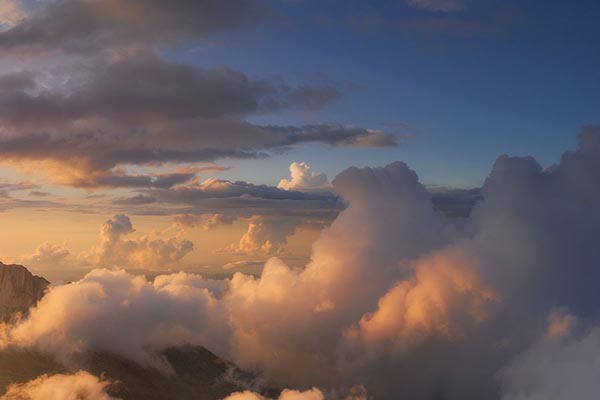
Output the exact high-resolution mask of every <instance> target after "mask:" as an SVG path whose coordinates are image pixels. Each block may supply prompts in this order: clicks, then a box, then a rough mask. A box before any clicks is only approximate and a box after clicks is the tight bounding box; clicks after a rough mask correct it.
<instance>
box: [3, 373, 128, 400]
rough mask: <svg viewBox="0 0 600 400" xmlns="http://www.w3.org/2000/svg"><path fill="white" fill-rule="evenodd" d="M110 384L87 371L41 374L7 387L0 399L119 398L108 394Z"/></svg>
mask: <svg viewBox="0 0 600 400" xmlns="http://www.w3.org/2000/svg"><path fill="white" fill-rule="evenodd" d="M109 385H110V383H109V382H107V381H104V380H102V379H100V378H98V377H96V376H94V375H91V374H89V373H88V372H84V371H80V372H77V373H75V374H72V375H62V374H57V375H42V376H40V377H39V378H36V379H34V380H32V381H29V382H27V383H22V384H14V385H11V386H9V387H8V390H7V392H6V393H5V394H4V395H3V396H2V397H0V399H1V400H120V399H118V398H115V397H112V396H109V395H108V394H107V393H106V388H107V387H108V386H109Z"/></svg>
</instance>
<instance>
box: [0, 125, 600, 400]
mask: <svg viewBox="0 0 600 400" xmlns="http://www.w3.org/2000/svg"><path fill="white" fill-rule="evenodd" d="M332 184H333V188H334V190H335V191H336V193H338V194H339V195H340V196H341V197H343V199H344V201H345V202H346V203H347V207H346V208H345V210H343V211H342V212H340V214H339V215H338V217H337V218H336V219H335V220H334V221H333V223H332V224H331V226H329V227H328V228H326V229H324V230H323V232H322V233H321V235H320V237H319V239H318V240H317V241H316V242H315V243H314V245H313V249H312V255H311V261H310V262H309V263H308V264H307V265H306V266H305V268H303V269H295V268H291V267H290V266H288V265H286V263H285V262H283V261H282V260H281V259H278V258H271V259H270V260H269V261H268V262H267V263H266V265H265V267H264V270H263V272H262V274H261V276H260V277H253V276H249V275H245V274H242V273H236V274H235V275H234V276H233V278H232V279H230V280H227V281H221V282H218V283H217V282H213V281H207V280H203V279H202V278H200V277H198V276H194V275H188V274H177V275H166V276H160V277H158V278H156V279H155V280H154V282H152V283H150V282H148V281H146V280H145V279H143V278H141V277H134V276H132V275H129V274H127V273H125V272H123V271H107V270H98V271H94V272H92V273H90V274H89V275H88V276H86V277H85V278H84V279H83V280H81V281H79V282H76V283H73V284H71V285H67V286H61V287H57V288H54V289H52V290H51V291H50V292H49V293H48V295H47V296H46V297H45V298H44V299H43V300H42V301H41V302H40V304H39V305H38V306H37V308H35V309H33V310H32V311H31V317H30V318H29V319H27V320H23V321H21V322H19V323H17V324H16V325H14V326H5V327H4V328H3V330H2V338H3V343H4V344H5V345H9V344H12V345H19V346H25V347H34V348H38V349H43V350H44V351H47V352H50V353H52V354H55V355H56V356H58V357H65V356H66V355H68V354H70V353H71V352H77V351H80V350H84V349H99V350H106V351H113V352H117V353H119V354H122V355H124V356H127V357H130V358H132V359H134V360H137V361H139V362H142V363H153V362H156V361H155V357H154V356H153V354H155V353H154V352H153V351H152V349H160V348H162V347H164V346H168V345H176V344H180V343H182V342H190V343H195V344H199V345H203V346H206V347H207V348H209V349H211V350H214V351H216V352H217V353H218V354H220V355H223V356H226V357H228V358H231V359H232V360H234V361H235V362H236V363H237V364H238V365H240V366H241V367H243V368H247V369H251V370H254V371H258V372H259V373H260V374H261V376H262V377H263V379H265V381H266V382H268V383H270V384H274V385H278V386H280V387H291V388H297V389H299V390H310V389H311V388H312V387H319V388H320V390H321V391H322V393H327V394H329V393H333V395H332V398H344V396H343V395H341V396H340V395H339V394H340V393H347V392H348V391H349V390H350V388H351V387H353V386H354V385H356V384H362V385H364V387H365V388H366V390H368V393H369V394H370V395H372V396H374V397H375V398H381V399H397V398H410V399H415V400H433V399H439V398H445V399H451V400H453V399H456V400H458V399H465V398H483V399H501V398H503V399H505V400H516V399H528V400H529V399H531V400H533V399H539V398H547V396H551V393H555V392H556V390H557V389H556V388H557V383H556V382H557V381H558V382H561V384H562V385H563V386H561V387H562V388H563V389H562V391H561V392H560V393H569V394H573V393H575V394H578V395H580V396H578V397H582V398H586V397H588V394H589V393H593V392H596V391H597V389H598V385H597V382H598V380H597V379H596V377H595V373H594V372H593V371H595V369H597V368H596V364H597V363H596V361H595V359H594V355H595V354H596V348H595V347H597V346H596V344H597V341H598V340H597V337H596V336H597V335H596V331H597V329H598V328H597V323H596V321H597V320H598V317H599V315H598V310H597V306H596V305H597V304H598V301H599V300H600V299H599V298H598V291H597V284H596V282H597V279H596V277H597V276H598V274H599V273H600V272H599V271H598V268H597V261H598V259H599V256H600V255H599V253H598V246H597V240H596V238H597V237H598V234H600V232H599V227H600V209H599V208H598V204H600V130H599V129H598V128H596V127H588V128H585V129H584V130H583V131H582V133H581V135H580V147H579V149H578V150H576V151H572V152H566V153H565V154H564V155H563V157H562V158H561V160H560V162H559V163H557V164H556V165H553V166H551V167H549V168H547V169H543V168H542V167H541V166H540V165H539V164H538V163H537V162H536V161H535V160H534V159H533V158H531V157H508V156H501V157H499V158H498V159H497V161H496V163H495V164H494V167H493V169H492V171H491V173H490V175H489V177H488V178H487V180H486V182H485V184H484V185H483V187H482V189H481V196H482V200H481V201H479V202H478V203H477V204H476V205H475V206H474V208H473V210H472V212H471V213H470V215H469V216H468V217H467V218H464V219H456V218H448V217H447V216H446V215H444V214H443V213H442V212H440V211H436V210H435V209H433V208H432V207H431V194H430V193H429V191H428V190H427V189H426V188H425V187H424V186H423V185H422V184H421V183H420V182H419V180H418V177H417V175H416V174H415V172H414V171H412V170H411V169H409V168H408V166H406V165H405V164H403V163H400V162H396V163H392V164H390V165H388V166H385V167H381V168H350V169H348V170H346V171H344V172H342V173H341V174H339V175H338V176H337V177H336V178H335V179H334V181H333V183H332ZM109 228H110V229H109ZM109 228H107V231H110V232H114V236H116V237H120V236H119V235H122V234H124V233H126V232H129V231H130V230H131V226H130V224H127V221H125V219H122V218H117V219H115V220H114V221H113V222H112V223H111V226H110V227H109ZM107 235H108V234H107ZM108 236H110V235H108ZM281 236H284V234H282V235H281ZM566 310H568V311H566ZM109 328H110V329H109ZM549 358H550V359H552V360H553V361H552V362H551V363H548V361H546V360H548V359H549ZM564 371H568V373H563V372H564ZM590 371H591V372H590ZM336 394H337V395H336ZM245 395H247V396H252V395H253V394H249V393H246V394H245ZM557 396H558V395H556V396H554V397H552V396H551V397H550V398H558V399H560V398H561V397H557Z"/></svg>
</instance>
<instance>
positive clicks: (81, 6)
mask: <svg viewBox="0 0 600 400" xmlns="http://www.w3.org/2000/svg"><path fill="white" fill-rule="evenodd" d="M11 3H12V2H11ZM11 3H9V5H10V4H11ZM13 9H14V7H13ZM7 10H8V12H7ZM7 10H3V11H5V12H4V13H3V14H2V15H4V16H6V15H8V16H11V15H12V14H14V12H13V13H10V10H11V8H10V7H8V8H7ZM28 11H29V12H27V13H26V14H25V15H21V16H20V18H11V21H12V24H11V25H12V26H10V28H9V29H7V30H5V31H3V32H0V48H1V49H3V52H7V51H19V52H21V53H23V52H29V53H35V52H38V53H44V52H55V51H61V52H67V53H81V52H83V53H89V52H93V51H101V50H104V49H107V48H108V49H110V48H112V49H114V48H118V47H126V46H140V45H141V46H150V45H158V44H164V43H169V42H180V41H183V40H186V39H196V40H205V39H207V38H208V37H210V36H212V35H214V34H218V33H221V32H223V31H226V30H232V29H234V28H238V27H243V26H247V25H250V24H252V23H253V22H254V21H257V20H260V19H261V17H264V16H266V12H265V11H264V10H263V9H261V7H259V6H258V5H257V4H256V3H255V2H253V1H247V0H235V1H234V2H233V3H231V4H227V5H225V4H223V3H222V2H219V1H216V0H202V1H189V0H176V1H170V2H168V3H165V2H162V1H159V0H151V1H142V0H109V1H102V0H91V1H84V0H62V1H60V0H59V1H52V2H42V3H41V4H39V5H37V7H33V8H32V9H30V10H28ZM5 18H6V17H5Z"/></svg>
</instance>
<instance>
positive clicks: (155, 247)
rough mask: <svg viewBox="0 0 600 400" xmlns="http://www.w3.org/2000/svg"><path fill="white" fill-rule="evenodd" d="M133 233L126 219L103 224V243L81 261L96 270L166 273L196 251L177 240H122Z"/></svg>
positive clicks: (149, 236)
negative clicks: (136, 269)
mask: <svg viewBox="0 0 600 400" xmlns="http://www.w3.org/2000/svg"><path fill="white" fill-rule="evenodd" d="M134 231H135V229H133V225H132V224H131V220H130V219H129V217H128V216H127V215H124V214H119V215H115V216H114V217H113V218H111V219H109V220H107V221H106V222H105V223H104V224H102V226H101V228H100V243H99V244H98V245H97V246H95V247H94V248H93V249H92V250H91V251H90V252H89V254H83V255H82V256H81V257H80V258H81V259H82V260H84V261H86V262H89V263H91V265H93V266H96V267H114V266H117V267H139V268H148V269H161V268H162V269H164V268H167V267H169V266H172V265H174V264H175V263H177V262H179V261H180V260H181V259H182V258H183V257H185V256H186V255H187V254H188V253H189V252H191V251H192V250H193V249H194V244H193V243H192V242H190V241H189V240H179V239H177V238H176V237H172V238H168V239H162V238H159V237H153V235H151V234H149V235H144V236H142V237H140V238H135V239H123V236H126V235H128V234H131V233H133V232H134Z"/></svg>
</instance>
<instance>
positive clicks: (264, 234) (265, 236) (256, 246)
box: [220, 216, 302, 256]
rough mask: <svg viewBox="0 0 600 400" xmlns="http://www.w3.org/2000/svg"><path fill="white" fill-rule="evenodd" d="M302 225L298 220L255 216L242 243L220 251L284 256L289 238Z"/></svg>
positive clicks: (249, 222)
mask: <svg viewBox="0 0 600 400" xmlns="http://www.w3.org/2000/svg"><path fill="white" fill-rule="evenodd" d="M301 223H302V221H301V220H299V219H297V218H273V217H264V216H254V217H252V218H250V219H249V221H248V230H247V231H246V233H244V235H243V236H242V237H241V239H240V241H239V242H238V243H236V244H233V245H231V246H229V247H227V248H225V249H222V250H220V251H221V252H225V253H233V254H241V255H252V256H259V255H262V256H269V255H275V254H282V253H284V251H285V250H284V246H285V244H286V243H287V239H288V237H290V236H291V235H293V234H294V232H296V228H297V227H298V225H300V224H301Z"/></svg>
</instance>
